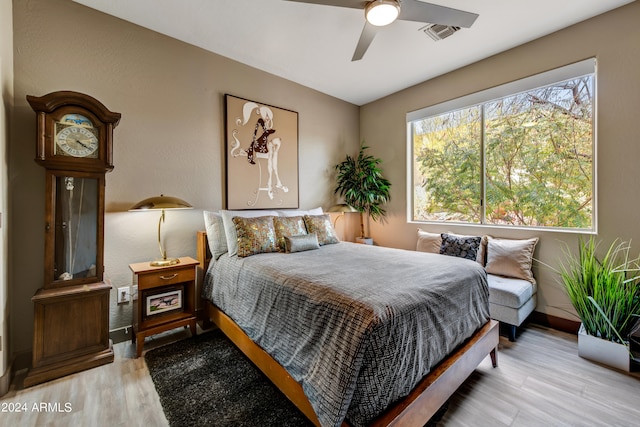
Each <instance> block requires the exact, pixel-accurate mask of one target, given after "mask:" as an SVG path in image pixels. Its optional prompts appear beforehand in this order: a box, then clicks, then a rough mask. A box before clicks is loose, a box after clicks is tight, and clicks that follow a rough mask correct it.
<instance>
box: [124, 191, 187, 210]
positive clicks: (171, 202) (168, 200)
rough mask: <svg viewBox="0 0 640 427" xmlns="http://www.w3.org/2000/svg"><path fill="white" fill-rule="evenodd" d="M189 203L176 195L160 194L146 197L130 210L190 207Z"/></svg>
mask: <svg viewBox="0 0 640 427" xmlns="http://www.w3.org/2000/svg"><path fill="white" fill-rule="evenodd" d="M192 208H193V206H191V205H190V204H189V203H187V202H185V201H184V200H182V199H178V198H177V197H171V196H165V195H163V194H161V195H160V196H156V197H149V198H148V199H144V200H142V201H140V202H138V203H136V204H135V205H133V206H132V207H131V208H129V210H130V211H139V210H147V209H192Z"/></svg>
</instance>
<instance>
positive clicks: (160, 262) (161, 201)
mask: <svg viewBox="0 0 640 427" xmlns="http://www.w3.org/2000/svg"><path fill="white" fill-rule="evenodd" d="M191 208H193V206H191V205H190V204H189V203H187V202H185V201H184V200H182V199H178V198H177V197H170V196H165V195H163V194H161V195H160V197H149V198H148V199H144V200H142V201H141V202H138V203H136V204H135V205H133V206H132V207H131V208H130V209H129V211H130V212H139V211H146V210H152V209H153V210H157V209H160V210H161V211H162V213H161V214H160V220H159V221H158V247H159V248H160V256H161V258H159V259H156V260H154V261H151V262H150V264H151V265H152V266H154V267H164V266H167V265H174V264H178V263H179V262H180V260H179V259H178V258H167V251H166V250H165V249H164V248H163V247H162V240H161V238H160V227H161V226H162V223H163V222H164V211H165V209H191Z"/></svg>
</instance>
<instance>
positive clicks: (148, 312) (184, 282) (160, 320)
mask: <svg viewBox="0 0 640 427" xmlns="http://www.w3.org/2000/svg"><path fill="white" fill-rule="evenodd" d="M198 264H199V263H198V261H196V260H195V259H193V258H190V257H182V258H180V263H178V264H175V265H170V266H167V267H154V266H151V265H149V262H140V263H136V264H129V268H130V269H131V271H133V285H134V286H136V285H137V286H138V292H137V293H136V294H135V295H134V301H133V323H132V324H133V334H132V338H131V341H132V342H133V343H135V344H136V357H140V355H141V354H142V348H143V347H144V339H145V337H148V336H150V335H154V334H157V333H160V332H164V331H168V330H169V329H174V328H179V327H181V326H189V328H190V329H191V334H192V335H194V336H195V335H196V298H195V296H196V295H195V292H196V286H195V285H196V267H197V266H198Z"/></svg>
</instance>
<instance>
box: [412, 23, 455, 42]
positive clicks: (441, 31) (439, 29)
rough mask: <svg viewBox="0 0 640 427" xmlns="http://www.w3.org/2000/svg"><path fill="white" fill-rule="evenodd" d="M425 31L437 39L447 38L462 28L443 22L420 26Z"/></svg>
mask: <svg viewBox="0 0 640 427" xmlns="http://www.w3.org/2000/svg"><path fill="white" fill-rule="evenodd" d="M420 29H421V30H422V31H424V32H425V34H427V35H428V36H429V37H431V38H432V39H434V40H435V41H438V40H442V39H446V38H447V37H449V36H451V35H453V33H455V32H456V31H458V30H459V29H460V27H450V26H448V25H441V24H429V25H427V26H426V27H422V28H420Z"/></svg>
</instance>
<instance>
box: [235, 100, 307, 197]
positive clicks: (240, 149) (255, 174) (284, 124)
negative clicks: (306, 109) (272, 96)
mask: <svg viewBox="0 0 640 427" xmlns="http://www.w3.org/2000/svg"><path fill="white" fill-rule="evenodd" d="M225 108H226V111H225V113H226V118H225V127H226V129H225V134H226V150H225V151H226V199H227V209H278V208H281V209H285V208H294V209H295V208H298V200H299V195H298V113H296V112H295V111H290V110H285V109H282V108H278V107H274V106H272V105H267V104H262V103H259V102H256V101H250V100H247V99H243V98H238V97H235V96H232V95H228V94H227V95H225Z"/></svg>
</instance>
